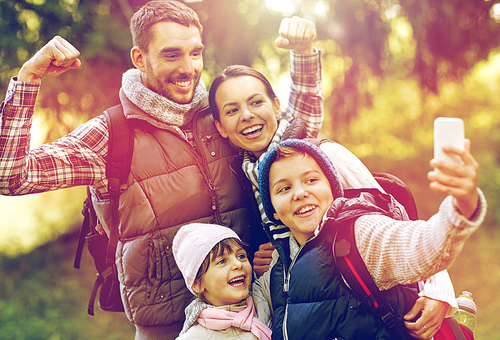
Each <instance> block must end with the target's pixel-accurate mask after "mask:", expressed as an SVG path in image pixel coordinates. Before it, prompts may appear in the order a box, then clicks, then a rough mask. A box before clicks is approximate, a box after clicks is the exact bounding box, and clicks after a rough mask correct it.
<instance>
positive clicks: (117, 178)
mask: <svg viewBox="0 0 500 340" xmlns="http://www.w3.org/2000/svg"><path fill="white" fill-rule="evenodd" d="M104 117H105V118H106V123H107V125H108V131H109V141H108V156H107V158H106V177H107V178H108V192H109V196H110V206H109V209H110V217H111V223H110V226H109V243H108V248H107V251H106V263H107V264H112V263H114V262H115V253H116V246H117V244H118V201H119V197H120V185H121V184H122V183H125V182H126V181H127V177H128V174H129V172H130V164H131V162H132V152H133V148H134V144H133V143H134V138H133V133H132V131H131V128H130V126H129V124H128V123H127V120H126V119H125V115H124V113H123V107H122V105H116V106H113V107H111V108H109V109H108V110H106V111H105V112H104Z"/></svg>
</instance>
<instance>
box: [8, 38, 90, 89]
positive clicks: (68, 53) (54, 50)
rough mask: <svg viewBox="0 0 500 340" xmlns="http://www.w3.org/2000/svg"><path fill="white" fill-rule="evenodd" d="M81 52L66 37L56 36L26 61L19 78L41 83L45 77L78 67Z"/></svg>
mask: <svg viewBox="0 0 500 340" xmlns="http://www.w3.org/2000/svg"><path fill="white" fill-rule="evenodd" d="M79 56H80V52H79V51H78V50H77V49H76V48H75V47H73V45H71V44H70V43H69V42H68V41H66V40H65V39H63V38H61V37H59V36H55V37H54V38H52V40H50V41H49V42H48V43H47V44H46V45H45V46H43V47H42V48H41V49H40V50H39V51H38V52H37V53H36V54H35V55H34V56H33V57H32V58H31V59H30V60H28V61H27V62H26V63H24V65H23V67H21V70H20V71H19V75H18V77H17V80H19V81H24V82H34V83H39V82H41V81H42V78H43V77H49V76H56V75H59V74H61V73H64V72H66V71H67V70H69V69H70V68H78V67H80V66H81V64H82V63H81V61H80V59H78V57H79Z"/></svg>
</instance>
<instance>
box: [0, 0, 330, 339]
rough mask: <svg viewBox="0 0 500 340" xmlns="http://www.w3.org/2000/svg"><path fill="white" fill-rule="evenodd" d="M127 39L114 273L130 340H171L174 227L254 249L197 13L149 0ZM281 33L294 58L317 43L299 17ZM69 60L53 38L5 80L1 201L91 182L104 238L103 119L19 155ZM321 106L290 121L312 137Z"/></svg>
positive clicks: (179, 304) (181, 299) (177, 309)
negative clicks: (218, 118)
mask: <svg viewBox="0 0 500 340" xmlns="http://www.w3.org/2000/svg"><path fill="white" fill-rule="evenodd" d="M131 32H132V37H133V43H134V47H133V48H132V50H131V59H132V62H133V64H134V66H135V67H136V68H135V69H131V70H129V71H127V72H126V73H125V74H124V75H123V80H122V88H121V89H120V93H119V97H120V102H121V105H122V107H123V111H124V114H125V116H126V118H127V120H128V121H129V122H131V124H132V126H133V127H134V153H133V158H132V164H131V170H130V175H129V178H128V182H127V185H126V187H125V188H122V192H121V196H120V207H119V211H118V214H119V227H118V230H119V234H120V239H119V242H118V248H117V252H116V264H117V268H118V276H119V280H120V283H121V288H122V301H123V303H124V307H125V312H126V315H127V317H128V318H129V319H130V321H131V322H133V323H134V325H135V326H136V339H173V338H175V337H176V336H177V334H178V333H179V331H180V329H181V328H182V323H183V320H184V307H185V306H186V304H187V303H188V302H189V299H190V298H191V296H190V293H189V291H188V290H187V289H186V288H185V285H184V280H183V278H182V275H181V273H180V272H179V270H178V268H177V266H176V265H175V261H174V258H173V254H172V252H171V245H172V239H173V237H174V235H175V233H176V231H177V230H178V229H179V228H180V226H181V225H184V224H187V223H189V222H202V223H216V224H221V225H225V226H229V227H231V228H232V229H233V230H235V231H236V232H237V233H238V234H239V235H240V237H241V238H242V239H243V240H244V241H246V242H250V243H252V245H255V244H257V245H258V243H259V241H260V243H262V242H263V240H256V239H255V238H256V237H255V235H256V234H257V233H256V230H257V228H256V226H255V225H252V213H251V208H249V207H250V206H251V205H250V204H249V197H248V196H247V193H246V192H245V191H244V190H243V189H242V188H241V186H240V183H239V181H238V178H237V176H236V175H235V174H234V173H233V171H231V169H230V167H229V164H230V163H231V161H232V160H234V158H235V157H237V151H236V150H235V148H233V147H232V146H231V145H230V144H229V143H228V142H227V141H226V140H225V139H224V138H221V137H220V135H219V134H218V132H217V130H216V128H215V125H214V123H213V118H212V116H211V114H210V113H209V111H208V109H207V105H206V102H207V98H206V97H207V92H206V88H205V84H203V81H202V80H201V78H200V76H201V71H202V69H203V58H202V52H203V44H202V40H201V34H202V26H201V24H200V22H199V19H198V16H197V15H196V13H195V12H194V11H193V10H192V9H190V8H189V7H187V6H185V5H184V4H183V3H181V2H177V1H151V2H149V3H148V4H146V5H145V6H143V7H142V8H141V9H139V10H138V11H137V12H136V13H135V14H134V16H133V17H132V20H131ZM280 32H281V39H279V40H278V43H279V44H281V46H283V47H286V48H290V49H296V50H298V51H300V50H303V48H302V46H303V45H304V44H305V45H312V41H313V40H314V38H315V36H316V32H315V28H314V24H313V23H312V22H310V21H307V20H302V19H298V18H293V19H290V20H288V21H286V25H285V28H283V27H282V28H281V29H280ZM288 32H290V35H289V34H288ZM78 57H79V52H78V50H77V49H76V48H75V47H73V46H72V45H71V44H70V43H69V42H67V41H66V40H64V39H62V38H60V37H55V38H53V39H52V40H51V41H50V42H48V43H47V44H46V45H45V46H44V47H43V48H42V49H41V50H40V51H38V52H37V53H36V54H35V55H34V56H33V57H32V58H31V59H30V60H28V61H27V62H26V63H25V64H24V65H23V66H22V68H21V70H20V71H19V75H18V77H17V79H15V78H13V79H12V80H11V83H10V84H9V89H8V91H7V95H6V98H5V101H4V102H3V103H2V104H1V106H0V112H1V119H2V130H1V134H0V193H1V194H3V195H22V194H28V193H38V192H44V191H49V190H56V189H60V188H67V187H71V186H76V185H89V186H91V192H92V196H93V203H94V206H95V209H96V211H97V214H98V216H99V220H100V222H101V223H102V224H103V227H104V229H105V230H106V231H107V232H109V223H110V219H109V193H108V189H107V184H108V178H107V177H106V156H107V153H108V135H109V134H108V127H107V124H106V121H105V119H104V117H103V116H102V115H101V116H98V117H96V118H94V119H92V120H90V121H88V122H87V123H85V124H83V125H81V126H80V127H78V128H77V129H76V130H75V131H73V132H72V133H70V134H69V135H67V136H64V137H62V138H61V139H59V140H57V141H55V142H53V143H50V144H45V145H42V146H40V147H38V148H36V149H33V150H29V138H30V130H29V129H30V126H31V120H32V116H33V113H34V105H35V101H36V95H37V94H38V90H39V87H40V82H41V80H42V78H43V77H47V76H54V75H58V74H61V73H63V72H65V71H67V70H69V69H72V68H78V67H80V65H81V62H80V60H79V59H78ZM301 57H302V56H301ZM305 58H309V59H310V60H309V61H307V60H306V61H304V59H302V58H299V59H300V60H301V61H300V62H302V63H304V62H305V63H310V64H314V63H316V64H318V63H319V52H317V51H316V52H315V54H314V55H312V56H308V57H307V56H305ZM292 59H293V58H292ZM314 85H317V84H314ZM318 88H319V89H320V88H321V86H320V84H319V85H318ZM321 100H322V98H321V97H319V98H314V99H313V101H314V102H313V103H311V102H310V103H301V102H300V101H295V102H294V104H293V105H292V106H293V107H294V108H292V111H291V112H300V106H301V105H304V106H305V107H307V108H310V107H311V106H312V107H315V108H316V109H315V110H313V111H312V112H313V115H314V114H317V115H319V116H313V115H311V114H310V113H307V112H303V114H304V115H305V116H306V117H305V118H304V117H303V119H304V120H309V121H315V122H316V124H317V125H318V130H319V126H320V125H321V121H322V107H321ZM308 112H311V111H308ZM259 229H260V228H259Z"/></svg>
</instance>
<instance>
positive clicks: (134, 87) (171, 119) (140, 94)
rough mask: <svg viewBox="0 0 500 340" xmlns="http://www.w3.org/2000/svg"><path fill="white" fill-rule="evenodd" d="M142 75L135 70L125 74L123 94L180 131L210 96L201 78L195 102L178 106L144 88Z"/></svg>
mask: <svg viewBox="0 0 500 340" xmlns="http://www.w3.org/2000/svg"><path fill="white" fill-rule="evenodd" d="M141 74H142V72H141V71H139V70H138V69H135V68H133V69H130V70H128V71H127V72H125V73H124V74H123V77H122V89H123V92H124V93H125V95H126V96H127V98H128V99H129V100H130V101H131V102H132V103H134V104H135V105H136V106H137V107H139V108H140V109H141V110H143V111H144V112H146V113H147V114H149V115H150V116H151V117H153V118H155V119H158V120H159V121H161V122H164V123H167V124H170V125H171V126H172V127H174V128H175V129H176V130H179V131H181V130H180V129H179V127H181V126H184V125H186V124H188V123H189V122H190V121H191V119H192V118H193V115H194V114H195V113H196V112H197V111H198V109H200V108H201V106H202V105H203V100H204V99H205V98H206V97H207V95H208V93H207V89H206V87H205V83H203V80H202V79H201V78H200V81H199V82H198V85H197V86H196V89H195V92H194V96H193V100H192V101H191V102H190V103H189V104H178V103H175V102H173V101H171V100H168V99H167V98H165V97H163V96H162V95H160V94H158V93H156V92H153V91H151V90H150V89H148V88H147V87H146V86H144V84H143V83H142V81H141ZM181 134H183V133H182V132H181Z"/></svg>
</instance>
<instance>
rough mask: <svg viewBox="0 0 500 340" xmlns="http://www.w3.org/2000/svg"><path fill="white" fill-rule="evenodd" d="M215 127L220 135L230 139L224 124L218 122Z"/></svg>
mask: <svg viewBox="0 0 500 340" xmlns="http://www.w3.org/2000/svg"><path fill="white" fill-rule="evenodd" d="M215 127H216V128H217V131H219V133H220V135H221V136H222V137H224V138H227V137H228V134H227V133H226V129H224V127H223V126H222V124H221V123H220V122H219V121H218V120H216V121H215Z"/></svg>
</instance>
